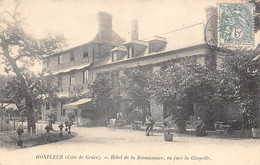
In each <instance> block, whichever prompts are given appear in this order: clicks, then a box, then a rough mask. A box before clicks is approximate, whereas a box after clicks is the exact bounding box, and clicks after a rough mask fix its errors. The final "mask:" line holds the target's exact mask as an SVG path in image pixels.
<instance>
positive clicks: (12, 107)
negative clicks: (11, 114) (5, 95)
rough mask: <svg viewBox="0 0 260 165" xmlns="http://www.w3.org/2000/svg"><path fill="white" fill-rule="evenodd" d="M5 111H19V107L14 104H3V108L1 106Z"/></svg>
mask: <svg viewBox="0 0 260 165" xmlns="http://www.w3.org/2000/svg"><path fill="white" fill-rule="evenodd" d="M1 107H2V108H4V109H13V110H18V108H17V106H16V105H15V104H12V103H10V104H9V103H3V106H1Z"/></svg>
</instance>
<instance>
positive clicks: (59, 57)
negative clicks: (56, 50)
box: [58, 55, 62, 64]
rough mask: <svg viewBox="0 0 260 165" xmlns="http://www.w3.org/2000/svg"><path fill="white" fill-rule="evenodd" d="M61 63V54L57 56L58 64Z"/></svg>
mask: <svg viewBox="0 0 260 165" xmlns="http://www.w3.org/2000/svg"><path fill="white" fill-rule="evenodd" d="M61 63H62V55H60V56H58V64H61Z"/></svg>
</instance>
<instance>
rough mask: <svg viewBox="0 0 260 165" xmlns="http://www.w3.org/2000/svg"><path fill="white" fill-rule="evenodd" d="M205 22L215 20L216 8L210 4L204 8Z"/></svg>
mask: <svg viewBox="0 0 260 165" xmlns="http://www.w3.org/2000/svg"><path fill="white" fill-rule="evenodd" d="M205 10H206V23H207V22H208V21H209V20H210V19H211V20H212V19H214V20H217V19H216V18H217V8H216V7H213V6H210V7H207V8H206V9H205Z"/></svg>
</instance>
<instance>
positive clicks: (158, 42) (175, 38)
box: [41, 8, 216, 125]
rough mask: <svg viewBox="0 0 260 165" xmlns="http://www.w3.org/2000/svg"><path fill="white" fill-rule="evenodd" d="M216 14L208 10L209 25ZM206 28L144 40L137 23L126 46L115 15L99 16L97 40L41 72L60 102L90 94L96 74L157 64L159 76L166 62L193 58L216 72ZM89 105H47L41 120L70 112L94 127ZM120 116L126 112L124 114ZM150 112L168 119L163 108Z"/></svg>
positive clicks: (54, 58)
mask: <svg viewBox="0 0 260 165" xmlns="http://www.w3.org/2000/svg"><path fill="white" fill-rule="evenodd" d="M215 11H216V9H215V8H208V9H207V10H206V22H207V21H208V20H209V19H210V18H211V16H212V15H214V13H215ZM205 26H206V23H205V22H201V23H197V24H194V25H190V26H187V27H183V28H181V29H177V30H174V31H171V32H167V33H163V34H161V35H160V36H152V37H151V38H149V39H145V40H141V39H139V37H138V21H137V20H133V21H132V25H131V40H130V41H125V40H124V39H122V38H121V37H120V36H119V35H118V34H116V33H115V32H114V31H113V29H112V15H111V14H108V13H105V12H100V13H99V14H98V34H97V35H96V37H95V38H94V39H93V40H92V41H90V42H88V43H86V44H83V45H80V46H77V47H74V48H71V49H69V50H66V51H63V52H60V53H57V54H53V55H51V56H49V57H46V58H45V59H44V61H43V69H46V70H48V71H50V72H52V76H53V80H54V81H53V83H54V85H55V86H56V87H57V89H58V96H59V97H60V98H62V97H69V95H70V93H71V92H77V91H78V92H87V91H88V85H89V84H91V83H92V82H93V81H94V80H95V78H96V75H97V74H98V73H101V72H104V71H113V70H116V69H120V68H128V67H129V68H130V67H136V66H146V65H151V64H155V65H154V66H153V68H152V70H153V71H155V70H158V68H159V67H160V66H158V65H156V64H159V63H162V62H164V61H168V60H172V59H176V60H177V59H180V58H187V57H194V58H193V59H195V60H197V62H200V63H201V64H203V65H208V66H210V67H212V68H213V69H215V68H216V59H215V56H214V52H212V51H211V49H209V47H208V44H207V43H206V41H205V34H206V35H212V34H213V33H209V34H208V31H207V33H205ZM207 29H208V30H209V31H210V30H212V31H213V30H216V29H215V26H209V27H208V28H207ZM210 37H212V36H210ZM90 101H91V100H89V99H82V100H78V101H74V102H70V103H69V102H64V101H60V102H59V103H58V104H57V106H56V107H51V105H49V104H46V105H44V106H43V107H42V109H41V110H42V118H43V120H47V118H46V114H50V113H56V115H57V118H58V120H59V121H64V120H65V118H66V115H67V114H68V113H69V112H72V113H75V114H76V116H78V118H77V120H78V122H79V123H85V124H87V125H91V124H90V123H89V122H90V121H89V120H90V119H89V118H87V117H82V115H81V114H83V112H84V111H88V106H87V105H88V103H89V102H90ZM122 111H123V112H124V109H122ZM150 111H151V113H152V115H153V116H154V118H155V120H156V121H161V120H163V118H164V117H165V116H164V107H163V106H158V105H155V104H151V105H150Z"/></svg>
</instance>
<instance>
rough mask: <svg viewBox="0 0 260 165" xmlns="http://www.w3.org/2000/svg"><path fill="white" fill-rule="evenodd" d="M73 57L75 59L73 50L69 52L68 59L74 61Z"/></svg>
mask: <svg viewBox="0 0 260 165" xmlns="http://www.w3.org/2000/svg"><path fill="white" fill-rule="evenodd" d="M74 59H75V54H74V52H73V51H72V52H71V53H70V61H74Z"/></svg>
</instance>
